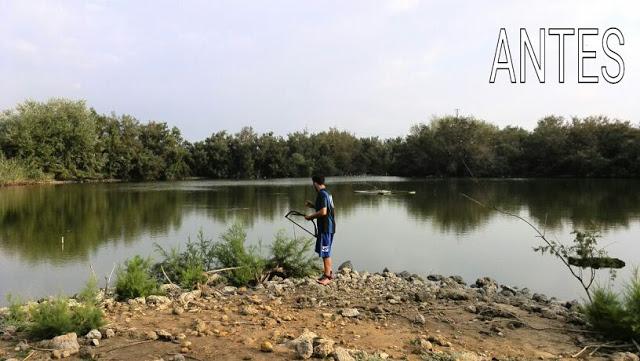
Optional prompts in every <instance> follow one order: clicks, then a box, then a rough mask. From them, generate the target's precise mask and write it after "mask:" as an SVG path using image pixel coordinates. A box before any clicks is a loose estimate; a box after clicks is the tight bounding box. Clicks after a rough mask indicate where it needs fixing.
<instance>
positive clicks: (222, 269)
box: [205, 267, 242, 274]
mask: <svg viewBox="0 0 640 361" xmlns="http://www.w3.org/2000/svg"><path fill="white" fill-rule="evenodd" d="M240 268H242V267H227V268H219V269H214V270H211V271H207V272H205V273H207V274H211V273H218V272H224V271H233V270H234V269H240Z"/></svg>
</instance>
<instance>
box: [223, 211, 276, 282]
mask: <svg viewBox="0 0 640 361" xmlns="http://www.w3.org/2000/svg"><path fill="white" fill-rule="evenodd" d="M246 240H247V233H246V232H245V231H244V229H243V227H242V225H240V224H238V223H236V224H234V225H232V226H231V228H229V230H227V232H225V233H224V234H223V235H222V236H221V242H218V243H216V244H214V246H213V249H212V255H213V257H214V258H215V259H216V261H217V265H218V266H220V267H225V268H227V267H228V268H231V267H237V268H236V269H234V270H232V271H230V272H229V273H228V274H227V278H228V279H229V281H230V282H231V283H232V284H234V285H238V286H242V285H246V284H249V283H257V282H259V281H260V280H261V278H262V275H263V272H264V269H265V265H266V260H265V259H264V258H262V257H261V256H260V254H259V252H258V248H257V247H248V248H247V247H245V242H246Z"/></svg>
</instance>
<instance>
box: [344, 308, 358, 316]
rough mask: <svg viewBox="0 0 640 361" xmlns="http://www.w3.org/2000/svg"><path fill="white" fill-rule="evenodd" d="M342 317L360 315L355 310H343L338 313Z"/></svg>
mask: <svg viewBox="0 0 640 361" xmlns="http://www.w3.org/2000/svg"><path fill="white" fill-rule="evenodd" d="M340 314H341V315H342V317H358V316H359V315H360V311H358V309H356V308H345V309H342V310H341V311H340Z"/></svg>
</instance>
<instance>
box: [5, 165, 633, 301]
mask: <svg viewBox="0 0 640 361" xmlns="http://www.w3.org/2000/svg"><path fill="white" fill-rule="evenodd" d="M328 183H329V189H330V191H331V192H332V193H333V195H334V200H335V204H336V217H337V223H338V229H337V234H336V238H335V243H334V253H335V254H334V260H335V261H334V262H335V263H336V265H337V264H339V263H340V262H342V261H344V260H347V259H349V260H351V261H352V262H353V263H354V265H355V267H356V268H357V269H361V270H369V271H380V270H382V269H383V268H384V267H385V266H386V267H389V268H390V269H391V270H394V271H402V270H408V271H410V272H415V273H419V274H429V273H440V274H445V275H452V274H458V275H461V276H462V277H464V279H465V280H466V281H467V282H473V281H475V279H476V278H477V277H479V276H485V275H488V276H491V277H493V278H495V279H497V280H498V281H499V282H500V283H505V284H509V285H514V286H520V287H528V288H529V289H531V290H532V291H537V292H544V293H547V294H549V295H551V296H556V297H559V298H562V299H572V298H580V297H582V294H581V293H580V292H581V291H580V288H579V287H578V286H577V283H576V282H575V281H574V280H573V279H571V278H570V277H569V275H568V273H567V272H566V271H565V270H564V269H563V268H562V265H561V264H560V262H559V261H557V260H555V259H554V258H553V257H550V256H540V255H538V254H536V253H534V252H533V251H532V247H533V246H535V245H538V242H539V240H538V239H537V238H535V234H534V233H533V232H532V230H531V229H529V228H528V227H527V226H526V225H525V224H524V223H522V222H520V221H518V220H516V219H514V218H510V217H507V216H504V215H501V214H498V213H496V212H492V211H490V210H487V209H484V208H482V207H480V206H477V205H475V204H473V203H471V202H470V201H468V200H466V199H464V198H463V197H462V196H461V195H460V194H461V193H467V194H470V195H472V196H473V197H474V198H477V199H480V200H482V201H484V202H485V203H487V204H492V205H496V206H498V207H500V208H503V209H506V210H509V211H511V212H515V213H519V214H520V215H522V216H525V217H528V218H530V219H532V220H533V221H535V222H537V223H539V224H543V223H545V222H546V229H547V233H548V234H549V235H552V236H553V237H556V238H557V239H559V240H565V241H569V240H571V239H572V238H571V235H570V232H571V231H572V230H573V229H574V228H584V227H588V226H594V225H595V226H598V227H600V228H601V230H602V234H603V239H602V240H601V242H602V244H603V245H607V249H608V251H609V253H610V254H611V255H613V256H617V257H620V258H622V259H624V260H625V261H626V262H627V264H628V266H627V267H626V268H625V269H624V270H622V271H620V272H619V273H618V280H617V282H616V284H619V283H621V281H622V280H624V279H625V278H626V277H627V276H628V275H629V273H630V269H631V267H632V266H633V265H640V237H639V236H640V181H637V180H483V181H479V182H473V181H471V180H426V181H425V180H420V181H416V180H404V179H400V178H391V177H378V178H334V179H329V180H328ZM373 187H378V188H383V189H393V190H406V191H416V194H415V195H408V194H399V195H390V196H379V195H363V194H356V193H354V190H363V189H365V190H366V189H373ZM314 196H315V192H314V191H313V189H312V187H311V185H310V181H308V180H307V179H289V180H276V181H242V182H231V181H186V182H173V183H147V184H144V183H143V184H140V183H137V184H76V185H57V186H35V187H13V188H4V189H0V297H2V301H1V302H4V299H5V295H6V294H8V293H11V294H14V295H21V296H22V297H23V298H33V297H39V296H43V295H49V294H63V293H64V294H68V293H73V292H76V291H77V290H79V289H80V287H81V286H82V284H83V283H84V282H85V280H86V279H87V277H88V275H89V272H90V265H92V266H93V268H94V269H95V271H96V273H97V274H98V275H99V277H100V279H101V283H103V282H104V281H103V277H104V275H106V274H108V273H109V272H110V271H111V269H112V267H113V265H114V263H118V262H121V261H123V260H124V259H126V258H128V257H131V256H132V255H135V254H142V255H152V256H153V255H154V253H153V252H154V251H153V249H154V247H153V244H154V243H158V244H160V245H162V246H172V245H176V244H181V243H184V242H185V241H186V240H187V238H188V237H189V236H192V237H195V235H196V233H197V231H198V229H200V228H202V230H203V231H204V234H205V236H206V237H208V238H217V237H218V236H219V235H220V234H221V233H222V232H223V231H224V230H225V229H226V228H227V227H228V225H230V224H231V223H232V222H234V221H237V220H239V221H241V222H243V223H244V224H245V225H246V226H247V229H248V234H249V240H250V242H254V243H257V242H258V241H262V243H263V244H269V242H270V241H271V239H272V238H273V234H275V233H276V232H277V231H278V230H279V229H285V230H286V231H287V232H289V233H291V234H293V232H294V227H293V226H292V224H291V223H289V222H288V221H287V220H286V219H284V218H283V215H284V214H285V213H286V211H287V210H289V209H298V210H302V209H303V207H302V205H303V204H304V200H305V199H313V197H314ZM545 220H546V221H545ZM295 232H296V234H298V235H301V232H300V231H299V230H295ZM61 237H64V247H63V246H62V244H61V242H60V240H61ZM155 256H156V258H157V254H156V255H155ZM604 279H606V277H603V280H604Z"/></svg>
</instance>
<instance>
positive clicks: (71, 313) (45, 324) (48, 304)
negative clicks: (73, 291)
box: [27, 277, 105, 338]
mask: <svg viewBox="0 0 640 361" xmlns="http://www.w3.org/2000/svg"><path fill="white" fill-rule="evenodd" d="M97 293H98V287H97V280H96V278H95V277H91V278H89V281H87V284H86V285H85V287H84V289H83V290H82V291H81V292H80V293H79V295H78V298H77V300H78V301H79V302H80V304H78V305H76V306H73V307H71V306H69V300H68V299H67V298H63V297H56V298H54V299H52V300H49V301H45V302H42V303H39V304H37V305H36V306H35V307H33V308H32V309H31V310H30V312H29V322H28V327H27V328H28V331H29V334H30V335H31V337H35V338H51V337H55V336H58V335H61V334H64V333H68V332H75V333H77V334H79V335H84V334H86V333H87V332H89V331H90V330H92V329H94V328H99V327H101V326H103V325H104V324H105V321H104V314H103V313H102V310H101V309H100V307H99V306H98V302H97Z"/></svg>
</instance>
